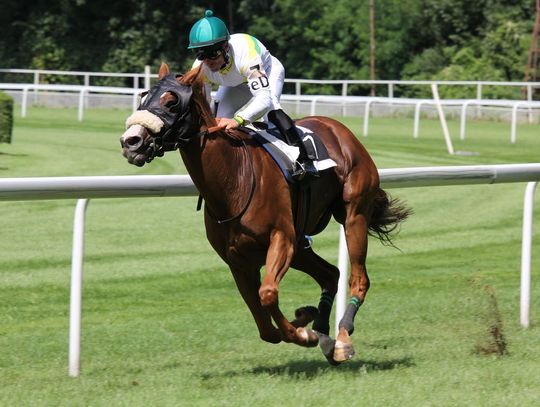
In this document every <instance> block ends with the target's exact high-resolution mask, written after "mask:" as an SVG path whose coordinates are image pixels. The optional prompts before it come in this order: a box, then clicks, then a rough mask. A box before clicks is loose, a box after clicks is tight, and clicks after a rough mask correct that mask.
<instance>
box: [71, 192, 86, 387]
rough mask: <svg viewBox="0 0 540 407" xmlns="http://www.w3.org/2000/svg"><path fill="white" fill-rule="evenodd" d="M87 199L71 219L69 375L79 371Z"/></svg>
mask: <svg viewBox="0 0 540 407" xmlns="http://www.w3.org/2000/svg"><path fill="white" fill-rule="evenodd" d="M88 202H89V201H88V199H79V200H78V201H77V206H76V207H75V219H74V221H73V252H72V260H71V293H70V306H69V375H70V376H71V377H78V376H79V374H80V372H81V314H82V280H83V258H84V218H85V212H86V208H87V206H88Z"/></svg>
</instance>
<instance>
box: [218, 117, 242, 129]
mask: <svg viewBox="0 0 540 407" xmlns="http://www.w3.org/2000/svg"><path fill="white" fill-rule="evenodd" d="M216 121H217V125H218V127H220V128H222V129H224V130H231V129H236V128H238V127H239V126H240V125H239V124H238V122H237V121H236V120H234V119H227V118H225V117H220V118H216Z"/></svg>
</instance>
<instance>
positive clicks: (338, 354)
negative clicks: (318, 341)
mask: <svg viewBox="0 0 540 407" xmlns="http://www.w3.org/2000/svg"><path fill="white" fill-rule="evenodd" d="M353 356H354V348H353V345H352V342H351V338H350V337H349V333H348V332H347V330H346V329H345V328H341V329H340V330H339V334H338V337H337V339H336V343H335V346H334V360H335V361H336V362H338V363H342V362H345V361H347V360H349V359H351V358H352V357H353Z"/></svg>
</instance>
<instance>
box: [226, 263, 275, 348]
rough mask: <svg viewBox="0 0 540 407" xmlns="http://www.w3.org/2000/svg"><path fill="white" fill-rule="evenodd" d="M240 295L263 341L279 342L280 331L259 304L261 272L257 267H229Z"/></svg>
mask: <svg viewBox="0 0 540 407" xmlns="http://www.w3.org/2000/svg"><path fill="white" fill-rule="evenodd" d="M230 269H231V272H232V275H233V277H234V281H235V283H236V286H237V287H238V291H240V295H241V296H242V298H243V299H244V301H245V303H246V304H247V306H248V308H249V310H250V311H251V314H252V315H253V319H254V320H255V323H256V324H257V329H258V330H259V336H260V337H261V339H262V340H263V341H266V342H270V343H279V342H281V333H280V331H279V330H278V329H277V328H276V327H275V326H274V325H273V324H272V317H271V315H270V313H269V312H268V310H267V309H265V308H264V307H263V306H262V305H261V301H260V299H259V287H260V286H261V273H260V270H259V269H253V270H251V269H249V270H246V269H245V268H242V269H239V268H235V267H232V266H231V267H230Z"/></svg>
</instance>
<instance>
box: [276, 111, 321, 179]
mask: <svg viewBox="0 0 540 407" xmlns="http://www.w3.org/2000/svg"><path fill="white" fill-rule="evenodd" d="M268 119H269V120H270V121H271V122H272V123H274V125H275V126H276V127H277V128H278V130H279V131H280V132H281V134H283V136H284V137H285V140H286V141H287V143H288V144H289V145H291V146H295V147H298V148H299V149H300V155H299V156H298V159H297V161H296V163H295V169H294V171H293V174H292V176H293V178H294V179H295V180H297V181H300V180H302V179H303V178H304V177H305V176H306V174H308V175H311V176H316V177H317V176H319V172H318V171H317V169H316V168H315V166H314V165H313V159H314V158H315V157H310V156H309V154H308V152H307V151H306V147H305V146H304V143H303V141H302V135H301V134H300V133H299V131H298V129H297V128H296V127H295V125H294V122H293V120H292V119H291V118H290V117H289V115H288V114H287V113H285V112H284V111H283V110H282V109H276V110H272V111H270V112H268Z"/></svg>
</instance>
